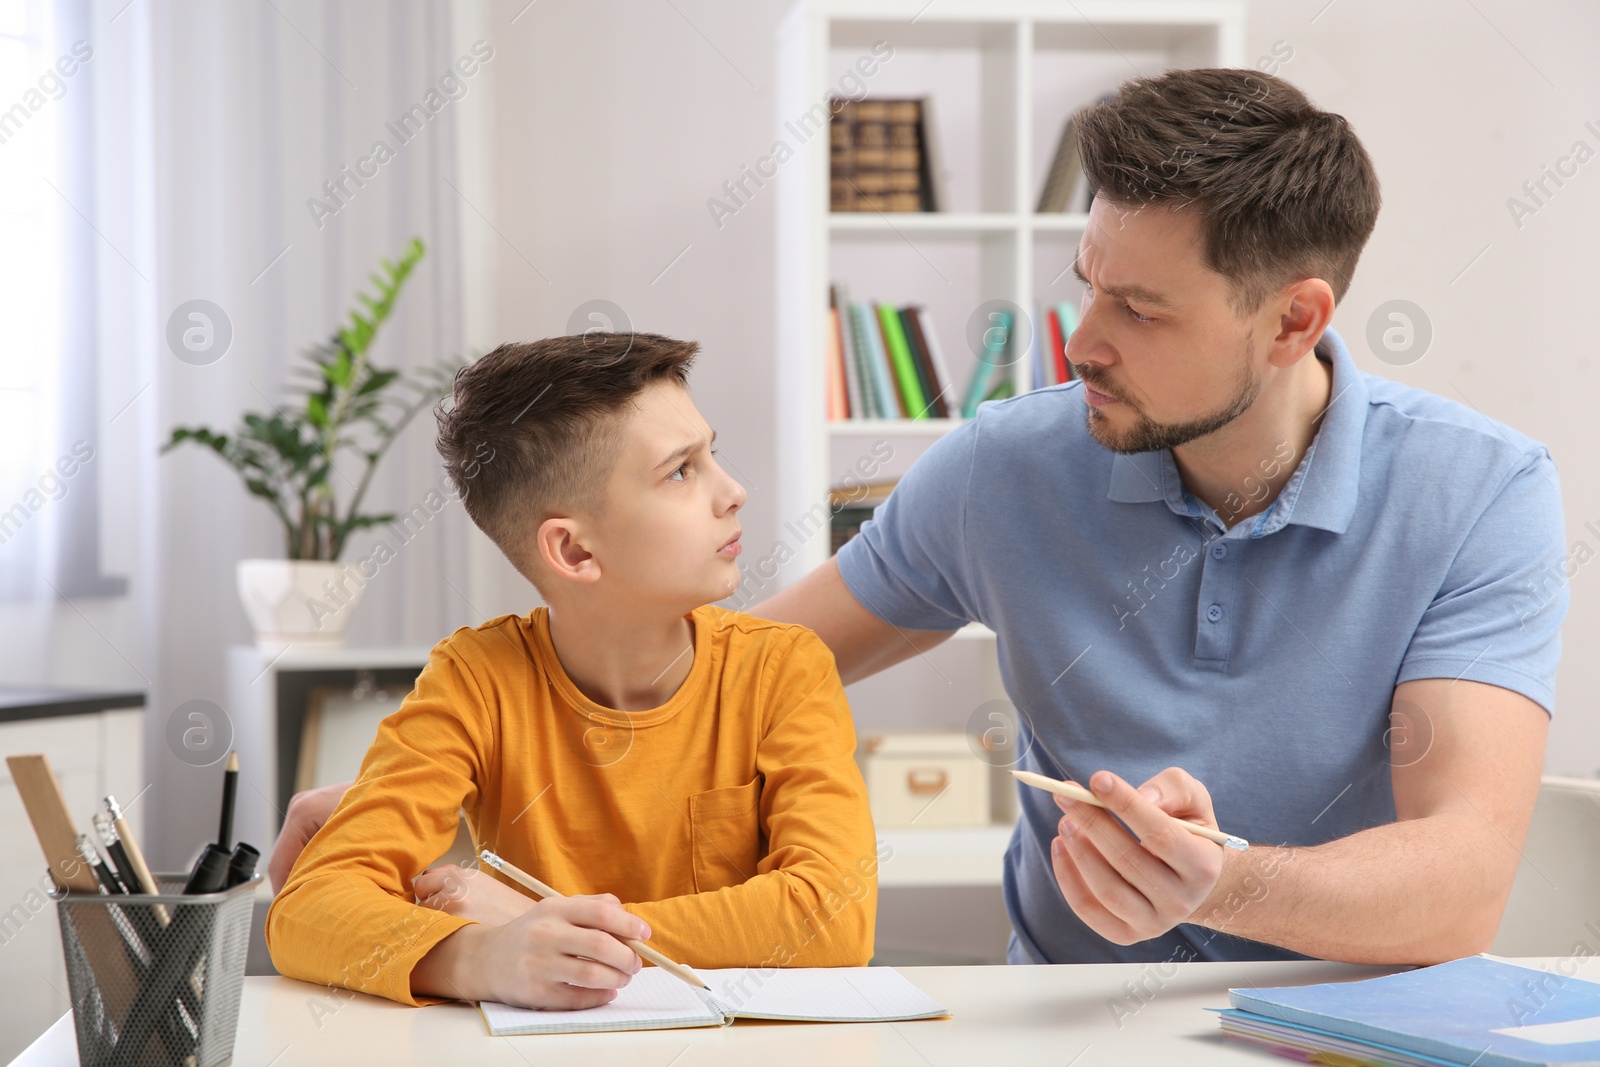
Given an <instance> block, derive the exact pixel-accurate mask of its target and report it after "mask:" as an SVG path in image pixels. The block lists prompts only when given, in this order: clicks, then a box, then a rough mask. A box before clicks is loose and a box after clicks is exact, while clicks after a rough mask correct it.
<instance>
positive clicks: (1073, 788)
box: [1011, 771, 1250, 851]
mask: <svg viewBox="0 0 1600 1067" xmlns="http://www.w3.org/2000/svg"><path fill="white" fill-rule="evenodd" d="M1011 775H1012V777H1014V778H1015V779H1016V780H1017V781H1019V782H1021V783H1022V784H1024V785H1031V786H1033V787H1034V788H1035V789H1043V790H1044V791H1045V792H1046V793H1055V794H1057V795H1058V796H1063V797H1066V798H1067V799H1068V800H1076V801H1078V802H1079V803H1081V804H1093V805H1094V806H1095V807H1097V808H1103V807H1105V803H1104V802H1102V801H1101V799H1100V798H1099V797H1097V796H1095V795H1094V794H1093V793H1091V792H1089V791H1088V790H1087V789H1085V788H1084V787H1083V786H1081V785H1079V784H1078V783H1077V782H1058V781H1056V780H1055V779H1054V778H1046V777H1045V776H1044V775H1042V774H1034V773H1033V772H1032V771H1012V772H1011ZM1177 821H1178V823H1179V824H1180V825H1182V826H1183V828H1184V829H1185V830H1188V831H1189V832H1190V833H1191V834H1194V835H1195V836H1197V837H1203V838H1205V839H1206V840H1207V841H1215V842H1216V843H1217V844H1219V845H1222V846H1223V847H1224V848H1236V849H1239V850H1240V851H1243V850H1244V849H1247V848H1249V847H1250V842H1248V841H1246V840H1245V839H1244V838H1242V837H1235V836H1233V835H1232V834H1225V833H1223V832H1222V831H1221V830H1213V829H1212V828H1211V827H1209V826H1201V825H1200V824H1199V823H1197V822H1190V821H1189V820H1187V819H1178V820H1177Z"/></svg>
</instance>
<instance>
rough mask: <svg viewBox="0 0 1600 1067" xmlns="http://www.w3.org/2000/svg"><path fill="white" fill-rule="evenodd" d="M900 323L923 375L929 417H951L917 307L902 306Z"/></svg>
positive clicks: (943, 388)
mask: <svg viewBox="0 0 1600 1067" xmlns="http://www.w3.org/2000/svg"><path fill="white" fill-rule="evenodd" d="M900 325H901V327H902V328H903V329H904V330H905V332H906V343H907V344H908V345H910V346H911V355H912V357H913V358H914V359H915V360H916V363H917V373H918V374H919V375H921V377H922V393H923V395H924V396H925V397H927V399H928V415H929V417H930V418H935V419H944V418H949V416H950V412H949V408H948V405H947V404H946V403H945V392H946V387H945V385H944V383H943V382H941V381H940V380H939V374H938V371H936V370H935V369H934V366H933V358H932V357H931V356H929V355H928V341H927V338H925V337H923V336H922V322H921V316H919V315H918V314H917V308H915V307H903V308H901V309H900Z"/></svg>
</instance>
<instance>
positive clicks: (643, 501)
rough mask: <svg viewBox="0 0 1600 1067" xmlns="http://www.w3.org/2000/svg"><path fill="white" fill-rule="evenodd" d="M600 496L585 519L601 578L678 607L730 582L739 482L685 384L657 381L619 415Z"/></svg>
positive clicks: (735, 571) (735, 572) (635, 597)
mask: <svg viewBox="0 0 1600 1067" xmlns="http://www.w3.org/2000/svg"><path fill="white" fill-rule="evenodd" d="M618 433H619V435H620V438H621V443H620V447H619V449H618V452H617V461H616V465H615V466H614V467H613V468H612V471H611V476H610V480H609V482H608V484H607V486H606V506H605V508H604V509H603V511H602V512H601V513H600V514H598V515H596V516H593V517H591V519H590V521H589V522H588V523H587V524H586V526H587V531H586V537H585V539H584V540H585V547H587V548H588V549H589V551H590V552H592V553H593V554H594V556H595V558H596V560H597V561H598V562H599V563H600V569H601V575H602V578H601V583H602V585H604V586H607V587H609V590H610V591H611V592H612V594H613V595H614V596H620V597H622V598H625V599H627V600H628V601H630V602H632V603H635V604H657V605H660V606H661V607H662V608H663V609H669V610H671V611H672V612H673V613H674V614H679V613H682V612H685V611H689V610H691V609H693V608H696V607H699V606H700V605H702V604H707V603H710V602H711V601H714V600H721V599H722V598H723V597H726V596H729V595H731V594H732V593H733V592H734V591H735V590H737V589H738V587H739V564H738V562H737V560H738V556H739V550H740V545H739V532H740V529H739V520H738V515H737V513H738V510H739V508H740V506H742V505H743V504H744V501H745V491H744V487H743V486H741V485H740V484H739V483H738V482H736V481H734V480H733V479H732V478H731V477H729V476H728V474H727V473H726V472H725V471H724V470H723V469H722V467H721V466H720V465H719V464H718V463H717V461H716V459H715V458H714V456H715V452H714V450H713V449H712V447H711V445H712V441H713V439H714V438H715V436H716V435H715V434H714V433H713V432H712V430H711V428H710V427H709V426H708V425H706V420H705V419H703V418H701V416H700V412H699V411H697V410H695V406H694V401H692V400H691V399H689V393H688V391H687V390H686V389H684V388H683V387H682V386H680V385H677V384H676V383H672V382H666V381H659V382H656V383H654V384H652V385H650V386H647V387H646V388H645V390H644V391H643V392H642V393H640V394H639V396H638V397H636V398H635V401H634V404H633V406H632V407H631V408H630V409H628V410H627V411H625V412H624V414H623V415H621V416H620V426H619V429H618Z"/></svg>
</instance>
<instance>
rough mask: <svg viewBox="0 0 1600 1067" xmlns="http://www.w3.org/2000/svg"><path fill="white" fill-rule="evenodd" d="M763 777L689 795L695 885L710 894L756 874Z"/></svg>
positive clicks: (759, 854)
mask: <svg viewBox="0 0 1600 1067" xmlns="http://www.w3.org/2000/svg"><path fill="white" fill-rule="evenodd" d="M760 801H761V776H760V775H757V776H756V778H755V779H754V780H753V781H750V782H746V783H745V784H744V785H729V786H723V787H722V788H720V789H708V790H706V791H705V792H703V793H691V794H689V834H690V850H691V851H690V857H691V859H692V861H693V864H694V888H695V892H697V893H707V892H710V891H711V890H713V889H721V888H723V887H724V886H730V885H739V884H740V883H742V882H745V881H747V880H749V879H751V878H754V877H755V873H756V863H757V861H758V860H760V859H761V855H762V852H763V851H764V849H763V848H762V842H761V819H760V810H759V809H760Z"/></svg>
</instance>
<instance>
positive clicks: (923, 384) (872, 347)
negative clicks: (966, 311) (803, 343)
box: [824, 285, 950, 421]
mask: <svg viewBox="0 0 1600 1067" xmlns="http://www.w3.org/2000/svg"><path fill="white" fill-rule="evenodd" d="M824 357H825V358H826V360H827V368H828V375H827V382H828V388H827V413H828V418H829V419H830V420H833V421H839V420H843V419H928V418H935V419H943V418H949V417H950V405H949V402H948V400H947V399H946V395H947V394H948V393H949V390H950V373H949V371H948V370H947V369H946V367H945V363H944V355H943V350H942V349H941V348H940V347H939V341H938V335H937V334H936V333H935V331H934V328H933V320H932V319H931V318H930V317H929V316H928V313H927V310H926V309H925V308H923V307H922V306H920V305H917V304H912V305H908V306H906V307H899V308H897V307H895V306H894V305H892V304H887V303H882V302H876V301H852V300H849V299H848V298H847V297H846V296H845V294H844V291H843V287H842V286H839V285H833V286H830V287H829V290H828V335H827V337H826V338H825V351H824Z"/></svg>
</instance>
